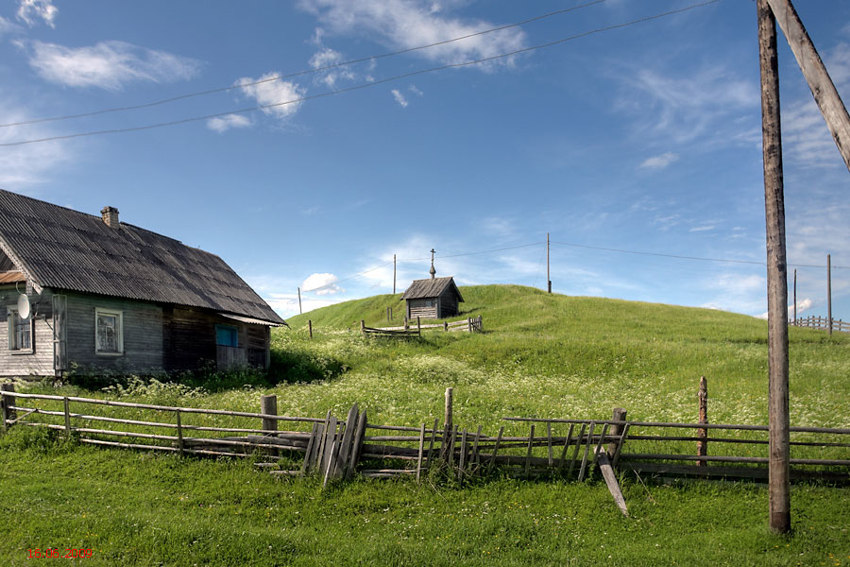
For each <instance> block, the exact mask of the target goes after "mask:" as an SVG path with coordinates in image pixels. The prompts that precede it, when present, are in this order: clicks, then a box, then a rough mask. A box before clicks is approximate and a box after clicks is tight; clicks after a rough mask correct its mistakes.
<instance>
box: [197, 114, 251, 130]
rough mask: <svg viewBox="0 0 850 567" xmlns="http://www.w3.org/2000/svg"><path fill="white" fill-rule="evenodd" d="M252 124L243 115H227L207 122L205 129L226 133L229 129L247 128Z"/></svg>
mask: <svg viewBox="0 0 850 567" xmlns="http://www.w3.org/2000/svg"><path fill="white" fill-rule="evenodd" d="M252 124H253V122H251V119H250V118H248V117H247V116H245V115H244V114H227V115H225V116H217V117H215V118H210V119H209V120H207V128H209V129H210V130H214V131H216V132H219V133H221V132H226V131H228V130H230V129H231V128H247V127H248V126H251V125H252Z"/></svg>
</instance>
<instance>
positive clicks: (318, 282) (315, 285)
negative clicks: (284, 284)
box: [301, 273, 345, 295]
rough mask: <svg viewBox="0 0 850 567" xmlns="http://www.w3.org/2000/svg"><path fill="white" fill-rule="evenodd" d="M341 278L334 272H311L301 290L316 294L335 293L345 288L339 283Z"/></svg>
mask: <svg viewBox="0 0 850 567" xmlns="http://www.w3.org/2000/svg"><path fill="white" fill-rule="evenodd" d="M338 281H339V278H338V277H336V276H335V275H333V274H329V273H323V274H310V275H309V276H308V277H307V279H306V280H304V282H303V283H302V284H301V290H302V291H304V292H312V293H315V294H316V295H334V294H337V293H342V292H344V291H345V290H344V289H342V288H341V287H339V286H338V285H337V282H338Z"/></svg>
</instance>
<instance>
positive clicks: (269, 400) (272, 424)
mask: <svg viewBox="0 0 850 567" xmlns="http://www.w3.org/2000/svg"><path fill="white" fill-rule="evenodd" d="M260 413H261V414H263V415H277V396H276V395H274V394H269V395H267V396H261V397H260ZM263 431H268V432H272V431H277V420H276V419H269V418H266V417H264V418H263Z"/></svg>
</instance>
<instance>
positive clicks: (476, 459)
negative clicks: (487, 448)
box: [472, 425, 481, 469]
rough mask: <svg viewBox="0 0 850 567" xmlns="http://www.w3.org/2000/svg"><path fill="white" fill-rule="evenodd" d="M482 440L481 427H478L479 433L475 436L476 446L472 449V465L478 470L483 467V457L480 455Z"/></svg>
mask: <svg viewBox="0 0 850 567" xmlns="http://www.w3.org/2000/svg"><path fill="white" fill-rule="evenodd" d="M480 439H481V426H480V425H479V426H478V432H477V433H476V434H475V445H474V446H473V447H472V464H473V466H474V467H475V468H476V469H478V468H480V467H481V455H480V454H479V453H478V442H479V440H480Z"/></svg>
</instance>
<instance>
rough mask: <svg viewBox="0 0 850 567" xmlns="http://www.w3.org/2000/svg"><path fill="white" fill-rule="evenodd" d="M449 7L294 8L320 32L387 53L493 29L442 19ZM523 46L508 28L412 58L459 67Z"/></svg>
mask: <svg viewBox="0 0 850 567" xmlns="http://www.w3.org/2000/svg"><path fill="white" fill-rule="evenodd" d="M452 4H453V3H452V2H442V3H441V2H434V1H433V0H300V1H299V6H300V7H301V8H302V9H303V10H305V11H307V12H309V13H311V14H314V15H315V16H316V17H317V18H318V19H319V21H320V22H321V23H322V25H323V26H324V27H325V28H326V32H329V33H332V34H336V35H344V36H350V35H356V36H358V37H369V38H374V39H377V40H378V41H380V42H382V43H384V44H385V45H387V46H388V47H390V48H391V49H409V48H412V47H417V46H420V45H428V44H432V43H437V42H440V41H445V40H448V39H453V38H456V37H461V36H467V35H470V34H473V33H475V32H478V31H481V30H484V29H487V28H491V27H494V26H493V24H492V23H490V22H486V21H481V20H461V19H460V18H455V17H451V16H449V15H446V14H444V11H445V10H446V9H447V8H449V7H451V5H452ZM523 46H525V33H524V32H523V31H522V30H519V29H516V28H514V29H510V30H501V31H498V32H494V33H489V34H485V35H479V36H475V37H470V38H468V39H465V40H462V41H457V42H453V43H449V44H445V45H440V46H436V47H433V48H430V49H426V50H420V51H416V52H415V53H416V55H417V56H419V57H424V58H426V59H428V60H431V61H439V62H442V63H459V62H462V61H468V60H470V59H480V58H484V57H490V56H493V55H497V54H500V53H505V52H509V51H513V50H516V49H520V48H522V47H523ZM506 63H508V64H509V63H510V62H509V61H508V62H506ZM491 67H492V66H491Z"/></svg>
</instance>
